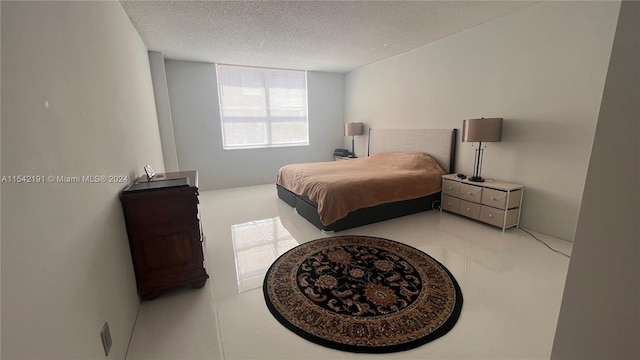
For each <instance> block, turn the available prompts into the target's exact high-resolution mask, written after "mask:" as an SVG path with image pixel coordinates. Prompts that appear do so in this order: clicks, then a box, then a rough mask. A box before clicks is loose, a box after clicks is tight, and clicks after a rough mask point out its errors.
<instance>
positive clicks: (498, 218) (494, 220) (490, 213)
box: [480, 206, 518, 227]
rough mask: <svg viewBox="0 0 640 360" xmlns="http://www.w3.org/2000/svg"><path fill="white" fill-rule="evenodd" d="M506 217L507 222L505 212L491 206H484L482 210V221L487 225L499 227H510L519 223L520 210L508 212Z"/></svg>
mask: <svg viewBox="0 0 640 360" xmlns="http://www.w3.org/2000/svg"><path fill="white" fill-rule="evenodd" d="M506 216H507V219H506V222H505V219H504V217H505V211H503V210H499V209H496V208H492V207H489V206H482V208H481V209H480V221H484V222H486V223H487V224H491V225H495V226H498V227H502V225H503V224H504V226H505V227H510V226H513V225H516V224H517V223H518V209H511V210H507V211H506Z"/></svg>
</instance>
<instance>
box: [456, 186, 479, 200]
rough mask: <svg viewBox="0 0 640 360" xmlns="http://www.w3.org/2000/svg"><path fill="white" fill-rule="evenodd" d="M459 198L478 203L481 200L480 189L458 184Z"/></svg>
mask: <svg viewBox="0 0 640 360" xmlns="http://www.w3.org/2000/svg"><path fill="white" fill-rule="evenodd" d="M460 198H461V199H463V200H468V201H472V202H477V203H479V202H480V200H481V199H482V188H481V187H479V186H473V185H467V184H460Z"/></svg>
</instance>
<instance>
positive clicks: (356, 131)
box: [344, 122, 363, 136]
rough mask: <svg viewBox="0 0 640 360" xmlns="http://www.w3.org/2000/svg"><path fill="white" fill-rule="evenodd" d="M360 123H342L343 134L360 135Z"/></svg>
mask: <svg viewBox="0 0 640 360" xmlns="http://www.w3.org/2000/svg"><path fill="white" fill-rule="evenodd" d="M362 128H363V126H362V123H361V122H352V123H346V124H344V136H358V135H362Z"/></svg>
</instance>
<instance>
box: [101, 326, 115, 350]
mask: <svg viewBox="0 0 640 360" xmlns="http://www.w3.org/2000/svg"><path fill="white" fill-rule="evenodd" d="M100 338H101V339H102V347H103V348H104V356H109V350H111V343H112V341H111V331H110V330H109V323H108V322H105V323H104V326H103V327H102V330H100Z"/></svg>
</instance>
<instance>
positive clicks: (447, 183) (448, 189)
mask: <svg viewBox="0 0 640 360" xmlns="http://www.w3.org/2000/svg"><path fill="white" fill-rule="evenodd" d="M442 193H443V194H447V195H452V196H460V183H459V182H457V181H451V180H447V179H443V180H442Z"/></svg>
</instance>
